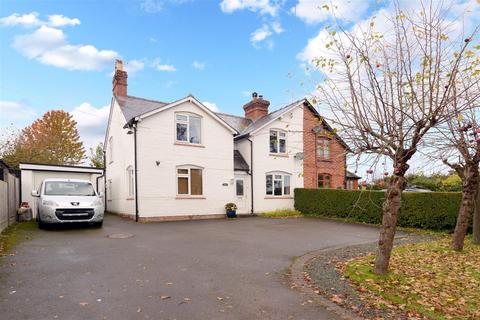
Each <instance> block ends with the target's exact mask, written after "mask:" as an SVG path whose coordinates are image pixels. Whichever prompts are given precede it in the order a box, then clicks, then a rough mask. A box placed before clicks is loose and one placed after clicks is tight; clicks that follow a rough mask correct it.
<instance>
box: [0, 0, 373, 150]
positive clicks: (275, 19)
mask: <svg viewBox="0 0 480 320" xmlns="http://www.w3.org/2000/svg"><path fill="white" fill-rule="evenodd" d="M344 2H345V1H344ZM319 3H320V2H319ZM319 3H316V4H313V6H312V3H306V4H301V3H300V4H299V3H298V1H279V2H275V1H268V0H265V1H264V0H261V1H250V0H245V1H244V0H235V1H229V0H225V1H188V0H171V1H168V0H165V1H159V0H146V1H144V0H138V1H63V2H59V1H2V2H1V7H0V18H1V19H2V20H0V21H1V23H0V24H1V25H0V32H1V34H2V36H1V37H0V52H1V59H0V69H1V74H0V76H1V78H0V80H1V83H0V100H1V101H2V105H1V106H0V111H1V113H2V116H1V118H0V126H1V127H5V126H7V125H9V124H11V123H13V125H14V127H16V128H22V127H23V126H25V125H28V124H29V123H30V122H31V121H32V120H34V119H35V118H37V117H39V116H41V115H42V114H43V113H44V112H46V111H47V110H50V109H58V108H61V109H65V110H67V111H72V112H73V113H74V115H75V117H76V118H78V122H79V127H80V131H81V134H82V137H84V139H85V140H88V141H85V142H86V144H87V145H90V144H92V143H93V142H92V140H98V138H99V137H100V136H101V134H100V133H101V132H102V131H103V128H104V126H105V121H104V120H105V117H106V108H104V106H106V105H108V104H109V101H110V97H111V75H110V74H111V72H112V69H113V60H114V59H115V58H122V59H123V60H124V61H125V63H126V64H127V68H130V72H129V87H128V90H129V94H131V95H135V96H141V97H147V98H152V99H158V100H162V101H172V100H176V99H179V98H181V97H183V96H185V95H187V94H189V93H192V94H193V95H195V96H196V97H197V98H198V99H199V100H200V101H206V102H210V103H212V104H215V106H216V107H217V108H218V109H219V110H220V111H222V112H227V113H233V114H242V113H243V110H242V108H241V107H242V105H243V104H244V103H246V102H247V101H248V100H249V95H250V93H251V92H252V91H258V92H259V93H260V94H263V95H264V96H265V98H267V99H269V100H270V101H271V108H272V109H276V108H278V107H281V106H282V105H284V104H286V103H289V102H290V101H291V100H292V99H297V98H300V97H302V96H304V95H305V94H307V93H308V92H309V91H310V90H311V88H312V86H310V87H309V85H305V84H304V85H302V84H301V83H302V81H303V82H304V83H311V81H312V80H311V79H312V77H313V78H314V79H315V75H312V74H310V75H307V74H305V72H304V64H305V62H307V61H306V60H305V59H301V58H299V57H298V55H299V53H301V52H302V50H303V49H304V48H305V46H306V45H307V43H308V41H309V39H311V38H313V37H315V36H316V35H317V34H318V32H319V30H320V29H321V28H322V25H323V24H324V22H325V20H327V19H326V18H325V13H324V12H322V11H321V9H319V8H318V7H319V6H320V4H319ZM374 3H375V2H374ZM302 5H303V6H307V7H306V8H301V7H297V9H299V10H298V12H301V11H302V10H303V11H304V12H305V14H304V16H302V15H301V14H295V12H294V11H292V10H293V8H295V7H296V6H302ZM312 7H313V9H314V10H313V15H312V12H311V11H312V10H311V9H312ZM360 7H361V12H360V15H356V18H357V17H360V16H361V15H368V14H369V13H368V9H367V8H368V4H363V5H361V6H360ZM315 11H318V12H317V13H316V15H315ZM52 15H57V16H56V17H53V18H52V17H50V16H52ZM312 17H313V18H312ZM312 19H313V21H312ZM87 45H89V46H92V47H88V48H85V47H83V46H87ZM65 47H66V48H65ZM82 47H83V48H82ZM58 48H60V50H59V49H58ZM86 49H89V50H92V49H93V50H94V51H95V52H93V53H90V56H89V57H88V58H87V59H86V58H85V54H87V53H83V54H82V53H81V51H82V50H86ZM85 60H87V61H85ZM302 60H303V61H302ZM210 106H211V105H210ZM89 114H90V116H89ZM100 119H101V120H102V121H100Z"/></svg>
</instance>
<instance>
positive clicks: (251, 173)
mask: <svg viewBox="0 0 480 320" xmlns="http://www.w3.org/2000/svg"><path fill="white" fill-rule="evenodd" d="M247 140H248V141H250V194H251V198H252V200H251V201H252V204H251V206H250V207H251V214H253V213H254V212H255V211H254V210H253V203H254V202H253V141H252V140H250V138H248V139H247Z"/></svg>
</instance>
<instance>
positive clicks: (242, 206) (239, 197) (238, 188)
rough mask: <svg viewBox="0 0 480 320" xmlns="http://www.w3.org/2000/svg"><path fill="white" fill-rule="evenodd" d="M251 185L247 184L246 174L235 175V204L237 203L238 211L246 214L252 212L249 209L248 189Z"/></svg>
mask: <svg viewBox="0 0 480 320" xmlns="http://www.w3.org/2000/svg"><path fill="white" fill-rule="evenodd" d="M247 189H248V190H249V187H248V186H247V179H246V177H244V176H241V175H236V176H235V196H236V201H235V204H236V205H237V213H240V214H242V213H243V214H245V213H250V211H249V208H250V206H249V202H248V201H249V194H248V190H247Z"/></svg>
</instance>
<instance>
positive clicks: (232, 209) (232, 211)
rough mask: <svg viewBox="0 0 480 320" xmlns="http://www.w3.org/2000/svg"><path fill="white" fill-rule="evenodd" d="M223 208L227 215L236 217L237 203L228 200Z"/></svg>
mask: <svg viewBox="0 0 480 320" xmlns="http://www.w3.org/2000/svg"><path fill="white" fill-rule="evenodd" d="M225 210H226V211H227V217H229V218H236V217H237V205H236V204H235V203H232V202H229V203H227V204H226V205H225Z"/></svg>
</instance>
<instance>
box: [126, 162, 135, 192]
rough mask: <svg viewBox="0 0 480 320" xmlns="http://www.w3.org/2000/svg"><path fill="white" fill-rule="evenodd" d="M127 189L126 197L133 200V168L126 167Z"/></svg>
mask: <svg viewBox="0 0 480 320" xmlns="http://www.w3.org/2000/svg"><path fill="white" fill-rule="evenodd" d="M127 188H128V197H129V198H134V197H135V174H134V170H133V166H131V165H130V166H128V167H127Z"/></svg>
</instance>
